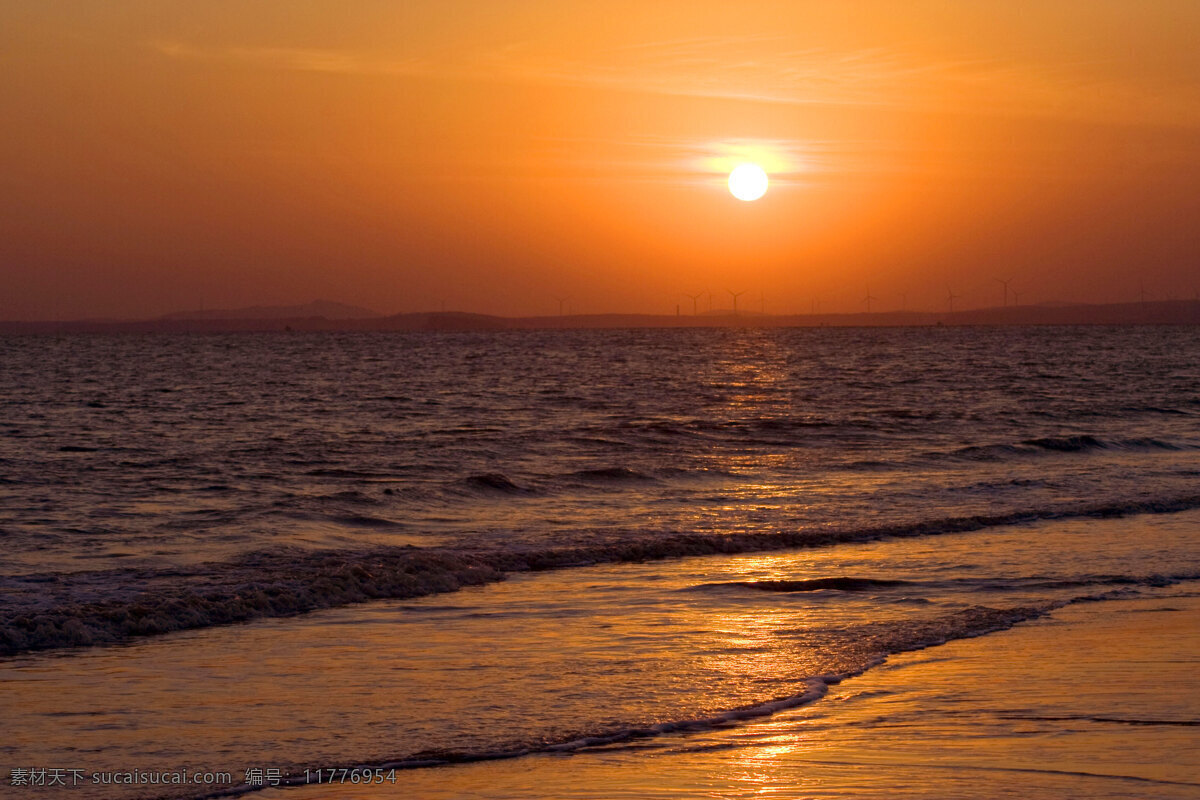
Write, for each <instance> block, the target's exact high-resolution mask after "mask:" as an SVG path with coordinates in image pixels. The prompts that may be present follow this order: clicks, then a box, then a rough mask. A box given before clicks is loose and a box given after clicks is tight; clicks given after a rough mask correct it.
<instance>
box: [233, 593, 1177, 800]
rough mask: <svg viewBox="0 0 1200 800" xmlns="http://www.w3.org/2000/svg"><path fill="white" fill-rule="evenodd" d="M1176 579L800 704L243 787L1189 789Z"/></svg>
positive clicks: (1118, 793) (942, 652)
mask: <svg viewBox="0 0 1200 800" xmlns="http://www.w3.org/2000/svg"><path fill="white" fill-rule="evenodd" d="M1187 588H1188V587H1173V590H1168V592H1167V593H1165V594H1163V595H1158V596H1154V597H1138V598H1132V599H1121V600H1109V601H1106V602H1104V603H1083V604H1076V605H1072V606H1067V607H1064V608H1061V609H1057V610H1055V611H1053V612H1051V613H1050V614H1049V615H1047V616H1046V617H1043V618H1041V619H1038V620H1034V621H1030V622H1025V623H1019V624H1018V625H1016V626H1014V627H1013V628H1010V629H1008V630H1004V631H999V632H995V633H991V634H988V635H984V636H978V637H972V638H965V639H956V640H953V641H950V642H947V643H945V644H942V645H938V646H936V647H932V648H927V649H924V650H918V651H913V652H908V653H903V654H900V655H897V656H892V657H890V658H888V659H887V661H886V662H885V663H884V664H881V665H879V666H877V667H874V668H873V669H870V670H868V671H867V672H865V673H863V674H861V675H859V676H857V677H854V678H850V679H847V680H845V681H844V682H842V683H840V684H837V685H833V686H830V688H829V691H828V693H827V694H826V695H825V696H824V697H823V698H820V699H818V700H816V701H815V702H813V703H810V704H807V705H803V706H800V707H798V708H794V709H789V710H783V711H779V712H777V713H775V714H774V715H772V716H771V717H769V718H765V719H761V720H757V721H749V722H742V723H739V724H735V725H731V726H729V727H726V728H717V729H714V730H710V731H706V732H702V733H690V734H688V733H668V734H664V735H662V736H660V737H657V738H655V739H651V740H645V739H642V740H633V741H625V742H620V743H616V744H612V745H602V746H597V747H592V748H580V749H577V750H575V751H573V752H571V753H569V754H562V753H537V754H532V755H528V756H521V757H517V758H509V759H504V760H496V761H483V762H474V763H468V764H453V765H441V766H434V767H428V768H419V769H410V770H403V771H398V772H397V776H398V780H397V783H396V784H395V785H392V784H387V783H385V784H383V785H381V786H374V787H365V786H351V785H344V786H337V785H329V784H325V785H322V786H319V787H317V786H309V787H304V786H302V787H289V788H287V789H286V790H285V789H266V790H264V791H262V792H261V793H256V796H259V797H263V798H270V799H271V800H276V799H277V798H296V799H298V800H302V798H305V797H316V796H318V795H319V796H321V797H336V798H340V799H341V800H385V799H390V798H394V797H395V796H396V795H397V792H403V793H404V794H406V795H409V796H416V797H422V798H430V799H431V800H436V799H437V798H443V797H444V798H452V797H455V798H457V797H477V798H489V800H495V799H497V798H514V800H515V798H563V799H564V800H565V799H567V798H579V799H580V800H585V799H586V800H591V799H592V798H596V799H597V800H598V798H601V797H608V798H620V797H630V798H632V797H639V798H661V799H662V800H676V799H677V798H689V797H706V798H708V797H750V796H772V797H774V796H779V797H808V798H831V799H832V798H850V797H854V798H863V797H867V798H876V797H877V798H881V799H882V798H894V797H912V798H917V797H931V796H941V797H948V796H953V797H964V798H968V797H970V798H981V800H982V798H993V797H1024V798H1046V800H1049V799H1050V798H1057V797H1060V796H1064V794H1074V795H1076V796H1087V797H1093V798H1145V797H1148V796H1153V797H1159V798H1184V797H1195V796H1196V794H1197V793H1198V792H1200V693H1197V692H1196V691H1195V689H1196V684H1197V679H1196V678H1195V677H1194V675H1195V674H1196V673H1197V671H1200V631H1197V630H1196V629H1195V626H1194V625H1189V620H1194V619H1195V618H1196V614H1197V612H1200V594H1197V593H1195V592H1194V591H1187ZM1135 677H1136V682H1135V680H1134V678H1135Z"/></svg>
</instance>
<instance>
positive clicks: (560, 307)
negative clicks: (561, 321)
mask: <svg viewBox="0 0 1200 800" xmlns="http://www.w3.org/2000/svg"><path fill="white" fill-rule="evenodd" d="M554 299H555V300H557V301H558V315H559V316H560V317H561V316H562V315H563V303H565V302H567V301H568V300H570V299H571V298H570V297H569V296H568V297H558V296H557V295H556V296H555V297H554Z"/></svg>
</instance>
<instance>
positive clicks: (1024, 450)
mask: <svg viewBox="0 0 1200 800" xmlns="http://www.w3.org/2000/svg"><path fill="white" fill-rule="evenodd" d="M1190 449H1195V447H1194V445H1186V444H1182V443H1175V442H1168V441H1165V440H1162V439H1155V438H1152V437H1143V438H1135V439H1102V438H1100V437H1098V436H1090V435H1081V436H1045V437H1041V438H1037V439H1024V440H1022V441H1020V442H1017V443H1016V444H988V445H972V446H970V447H961V448H959V449H957V450H953V451H950V452H949V453H929V454H926V458H934V459H937V458H953V459H969V460H974V461H981V460H989V461H990V460H1001V459H1004V458H1009V457H1012V456H1030V455H1039V454H1048V453H1089V452H1095V451H1098V450H1142V451H1152V450H1190Z"/></svg>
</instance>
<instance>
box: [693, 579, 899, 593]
mask: <svg viewBox="0 0 1200 800" xmlns="http://www.w3.org/2000/svg"><path fill="white" fill-rule="evenodd" d="M909 585H911V582H910V581H898V580H885V579H881V578H853V577H849V576H838V577H835V578H810V579H808V580H801V581H726V582H723V583H706V584H703V586H704V587H731V586H732V587H740V588H745V589H757V590H758V591H761V592H817V591H822V590H827V589H829V590H834V591H839V592H865V591H868V590H870V589H886V588H890V587H893V586H909Z"/></svg>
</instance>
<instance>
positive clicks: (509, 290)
mask: <svg viewBox="0 0 1200 800" xmlns="http://www.w3.org/2000/svg"><path fill="white" fill-rule="evenodd" d="M1197 31H1200V3H1197V2H1194V0H1159V1H1158V2H1154V1H1152V0H1151V1H1147V2H1141V3H1131V2H1126V1H1125V0H1121V1H1119V2H1118V1H1117V0H1040V2H999V1H997V2H982V1H981V2H958V3H954V2H912V1H911V0H909V1H908V2H903V3H901V2H847V1H846V0H831V1H830V2H801V1H797V0H792V1H791V2H749V1H746V2H738V3H730V2H724V1H722V2H704V0H692V1H691V2H655V3H646V2H624V1H623V0H606V2H589V3H583V2H571V1H570V0H558V1H557V2H519V1H514V0H506V2H495V1H494V0H475V1H474V2H465V1H463V0H438V1H437V2H420V1H419V0H410V1H409V2H403V3H400V2H393V1H392V0H386V1H385V0H355V1H354V2H331V1H329V0H257V1H256V2H253V3H246V2H244V0H237V1H232V0H231V1H229V2H226V1H225V0H206V1H205V2H202V3H197V2H193V0H186V1H184V0H109V2H91V0H84V1H80V2H65V1H62V0H39V2H26V1H25V0H0V108H3V109H4V113H3V117H2V118H0V185H2V186H3V191H2V192H0V279H2V281H3V287H4V290H3V292H0V319H37V318H42V319H44V318H72V317H81V316H115V317H142V316H152V315H158V314H162V313H165V312H168V311H174V310H179V309H186V308H196V307H199V306H200V305H204V306H206V307H210V308H212V307H235V306H242V305H251V304H275V303H298V302H307V301H309V300H312V299H314V298H316V297H321V298H327V299H332V300H339V301H343V302H348V303H355V304H361V305H366V306H370V307H373V308H376V309H378V310H381V311H386V312H393V311H418V310H430V309H436V308H439V307H440V306H441V304H442V303H443V302H445V304H446V307H448V308H452V309H462V310H468V311H479V312H487V313H498V314H510V315H519V314H520V315H523V314H551V313H557V311H558V303H557V301H556V300H555V299H554V297H555V296H566V295H569V296H570V297H571V301H570V307H571V309H572V310H573V311H575V312H576V313H591V312H608V311H638V312H652V313H674V310H675V305H676V304H677V303H679V304H682V305H684V307H685V309H690V306H691V300H689V299H687V298H686V297H684V294H695V293H697V292H709V291H711V292H714V293H716V294H717V295H718V296H717V305H718V306H721V305H724V306H728V305H729V299H728V295H726V294H725V290H726V288H729V289H733V290H735V291H741V290H745V291H747V295H746V296H745V298H744V299H743V300H742V301H741V302H742V303H743V304H744V306H743V307H747V306H748V307H751V308H756V307H758V306H759V303H760V298H762V299H763V301H764V302H765V308H766V310H767V311H768V312H776V313H785V312H793V311H807V310H809V309H810V308H811V305H812V302H813V299H814V297H815V298H818V299H819V301H820V309H821V310H822V311H860V310H863V305H862V298H863V296H864V295H865V294H866V292H867V287H868V285H869V287H870V291H871V294H872V295H874V296H875V297H877V298H879V300H878V302H877V303H876V304H875V308H876V310H880V309H886V308H898V307H899V306H900V304H901V295H902V293H904V294H907V304H908V307H909V308H929V309H934V308H944V307H945V304H946V299H945V298H946V293H947V287H950V288H952V290H953V291H954V292H955V293H956V294H957V295H959V296H960V299H959V300H956V303H955V307H956V308H969V307H974V306H987V305H998V304H999V303H1000V302H1001V296H1002V291H1003V290H1002V288H1001V286H1000V284H999V283H997V282H996V281H995V280H994V278H997V277H1004V278H1007V277H1009V276H1014V280H1013V284H1012V285H1013V287H1014V288H1015V289H1018V290H1019V291H1021V292H1022V296H1021V301H1022V302H1046V301H1054V300H1081V301H1093V302H1108V301H1119V300H1127V299H1134V298H1136V296H1137V292H1138V281H1139V279H1141V280H1143V281H1144V284H1145V287H1146V291H1147V294H1148V296H1149V297H1150V298H1152V299H1165V298H1167V297H1172V296H1173V297H1178V298H1182V297H1188V298H1190V297H1192V296H1194V294H1195V293H1196V292H1197V291H1198V290H1200V224H1197V222H1196V220H1197V219H1200V192H1198V191H1197V187H1198V186H1200V48H1197V47H1196V37H1197ZM739 160H756V161H759V163H762V165H763V166H764V167H766V168H767V169H768V171H769V172H770V173H771V177H772V184H771V188H770V191H769V192H768V193H767V195H766V196H765V197H764V198H763V199H762V200H759V201H757V202H753V203H743V202H740V201H738V200H735V199H733V198H732V197H731V196H730V195H729V192H728V191H727V189H726V188H725V185H724V180H725V174H726V173H727V172H728V169H729V168H730V167H731V166H732V165H733V164H735V163H737V162H738V161H739ZM746 298H753V300H747V299H746ZM706 302H707V300H706V299H702V300H701V303H702V307H703V304H705V303H706Z"/></svg>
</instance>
